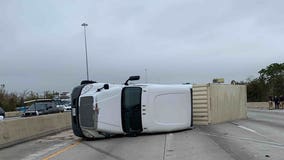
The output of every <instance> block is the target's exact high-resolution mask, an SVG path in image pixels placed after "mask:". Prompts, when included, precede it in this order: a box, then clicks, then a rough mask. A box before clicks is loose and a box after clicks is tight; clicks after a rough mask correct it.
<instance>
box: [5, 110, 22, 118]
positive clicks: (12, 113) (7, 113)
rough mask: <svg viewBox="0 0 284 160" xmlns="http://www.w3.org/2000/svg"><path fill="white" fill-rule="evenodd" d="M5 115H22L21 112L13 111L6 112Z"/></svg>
mask: <svg viewBox="0 0 284 160" xmlns="http://www.w3.org/2000/svg"><path fill="white" fill-rule="evenodd" d="M5 114H6V117H18V116H21V115H22V112H19V111H13V112H6V113H5Z"/></svg>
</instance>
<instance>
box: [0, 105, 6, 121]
mask: <svg viewBox="0 0 284 160" xmlns="http://www.w3.org/2000/svg"><path fill="white" fill-rule="evenodd" d="M4 118H5V111H4V109H3V108H2V107H0V120H1V119H4Z"/></svg>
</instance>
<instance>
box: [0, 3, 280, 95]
mask: <svg viewBox="0 0 284 160" xmlns="http://www.w3.org/2000/svg"><path fill="white" fill-rule="evenodd" d="M283 6H284V2H283V1H281V0H279V1H273V0H272V1H267V0H250V1H247V0H219V1H218V0H214V1H212V0H207V1H206V0H204V1H203V0H196V1H193V0H90V1H83V0H66V1H63V0H60V1H59V0H42V1H39V0H9V1H0V55H1V57H0V84H5V85H6V88H7V89H8V90H9V91H16V92H22V91H23V90H26V89H29V90H34V91H37V92H42V91H44V90H55V91H71V89H72V88H73V87H74V86H76V85H77V84H79V83H80V81H81V80H83V79H86V66H85V50H84V34H83V28H82V26H81V24H82V23H83V22H86V23H88V25H89V26H88V27H87V42H88V54H89V73H90V78H91V79H92V80H95V81H99V82H110V83H122V82H124V81H125V80H126V79H127V78H128V76H130V75H141V81H140V82H144V81H145V69H146V68H147V75H148V76H147V77H148V82H152V83H183V82H191V83H208V82H211V81H212V79H213V78H218V77H223V78H225V81H226V82H227V83H230V81H231V80H237V81H240V80H245V79H247V78H248V77H254V78H255V77H257V76H258V73H257V72H258V71H259V70H260V69H261V68H264V67H266V66H267V65H269V64H271V63H275V62H276V63H280V62H281V63H283V60H284V10H283Z"/></svg>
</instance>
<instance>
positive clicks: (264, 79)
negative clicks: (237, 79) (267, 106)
mask: <svg viewBox="0 0 284 160" xmlns="http://www.w3.org/2000/svg"><path fill="white" fill-rule="evenodd" d="M258 73H259V77H258V78H256V79H254V80H249V81H248V82H247V96H248V101H267V99H268V97H269V96H280V95H284V63H273V64H270V65H269V66H267V67H266V68H263V69H261V70H260V71H259V72H258Z"/></svg>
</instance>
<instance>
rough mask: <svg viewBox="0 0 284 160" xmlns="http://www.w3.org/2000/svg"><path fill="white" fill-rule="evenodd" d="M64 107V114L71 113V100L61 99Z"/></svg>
mask: <svg viewBox="0 0 284 160" xmlns="http://www.w3.org/2000/svg"><path fill="white" fill-rule="evenodd" d="M61 101H62V104H63V105H64V112H66V111H71V99H61Z"/></svg>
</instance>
